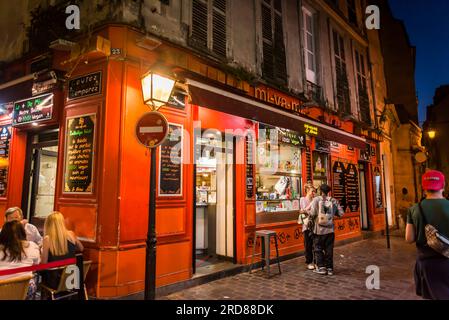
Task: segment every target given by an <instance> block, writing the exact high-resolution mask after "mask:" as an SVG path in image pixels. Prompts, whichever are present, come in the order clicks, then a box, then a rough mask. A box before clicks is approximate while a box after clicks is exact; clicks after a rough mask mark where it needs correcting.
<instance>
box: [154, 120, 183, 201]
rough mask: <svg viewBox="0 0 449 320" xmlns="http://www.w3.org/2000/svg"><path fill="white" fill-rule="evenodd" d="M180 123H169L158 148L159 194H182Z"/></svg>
mask: <svg viewBox="0 0 449 320" xmlns="http://www.w3.org/2000/svg"><path fill="white" fill-rule="evenodd" d="M182 132H183V127H182V125H178V124H170V125H169V129H168V136H167V138H166V139H165V141H164V142H163V143H162V144H161V146H160V150H159V168H160V171H159V195H160V196H182V149H183V146H182Z"/></svg>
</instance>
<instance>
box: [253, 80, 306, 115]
mask: <svg viewBox="0 0 449 320" xmlns="http://www.w3.org/2000/svg"><path fill="white" fill-rule="evenodd" d="M254 97H255V98H256V99H258V100H261V101H263V102H268V103H272V104H274V105H276V106H278V107H280V108H282V109H285V110H287V111H290V112H293V113H301V104H302V103H301V101H299V100H298V99H295V98H293V97H290V96H288V95H286V94H283V93H282V92H279V91H277V90H273V89H271V88H268V87H265V86H258V87H257V88H254Z"/></svg>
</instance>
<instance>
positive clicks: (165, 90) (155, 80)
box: [142, 71, 176, 111]
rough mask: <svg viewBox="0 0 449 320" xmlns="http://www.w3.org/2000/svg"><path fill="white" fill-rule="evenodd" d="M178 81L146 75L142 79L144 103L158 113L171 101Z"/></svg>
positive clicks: (154, 74)
mask: <svg viewBox="0 0 449 320" xmlns="http://www.w3.org/2000/svg"><path fill="white" fill-rule="evenodd" d="M175 83H176V80H174V79H171V78H168V77H164V76H161V75H159V74H156V73H153V72H152V71H150V72H148V73H146V74H145V75H144V76H143V77H142V94H143V101H144V103H145V104H146V105H149V106H150V107H152V109H153V111H157V110H158V109H159V108H160V107H162V106H164V105H166V104H167V103H168V100H169V99H170V97H171V95H172V92H173V89H174V87H175Z"/></svg>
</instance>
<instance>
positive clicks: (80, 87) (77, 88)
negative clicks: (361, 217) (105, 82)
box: [69, 71, 101, 99]
mask: <svg viewBox="0 0 449 320" xmlns="http://www.w3.org/2000/svg"><path fill="white" fill-rule="evenodd" d="M97 94H101V71H98V72H95V73H91V74H88V75H85V76H82V77H79V78H75V79H73V80H70V81H69V99H79V98H83V97H88V96H93V95H97Z"/></svg>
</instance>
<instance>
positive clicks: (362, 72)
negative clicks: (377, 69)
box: [354, 49, 371, 125]
mask: <svg viewBox="0 0 449 320" xmlns="http://www.w3.org/2000/svg"><path fill="white" fill-rule="evenodd" d="M354 53H355V54H354V56H355V67H356V74H357V93H358V99H359V112H360V120H362V121H363V122H364V123H366V124H368V125H371V113H370V108H369V96H368V87H367V81H368V80H367V76H366V71H367V70H366V62H365V57H364V55H363V54H361V53H360V51H359V50H357V49H355V52H354Z"/></svg>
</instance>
